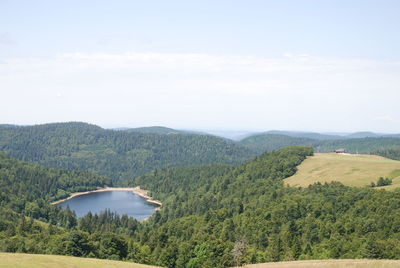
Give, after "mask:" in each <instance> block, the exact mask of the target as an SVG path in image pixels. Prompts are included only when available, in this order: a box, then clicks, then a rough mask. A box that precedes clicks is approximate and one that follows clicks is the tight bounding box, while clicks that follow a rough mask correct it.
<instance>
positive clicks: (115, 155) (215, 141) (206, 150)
mask: <svg viewBox="0 0 400 268" xmlns="http://www.w3.org/2000/svg"><path fill="white" fill-rule="evenodd" d="M0 151H5V152H6V153H8V154H9V155H11V156H13V157H16V158H18V159H20V160H25V161H30V162H35V163H38V164H41V165H44V166H47V167H56V168H64V169H70V170H72V169H78V170H89V171H92V172H96V173H99V174H102V175H106V176H108V177H110V178H112V179H113V181H114V182H115V183H118V182H119V181H120V180H121V179H127V178H132V177H136V176H138V175H142V174H145V173H146V172H149V171H152V170H154V169H160V168H167V167H174V166H185V165H194V164H207V163H227V164H236V163H240V162H243V161H245V160H247V159H250V158H252V157H254V156H255V155H256V153H254V152H252V151H251V150H250V149H247V148H244V147H242V146H240V145H237V144H235V143H233V142H230V141H227V140H225V139H222V138H219V137H215V136H210V135H196V134H180V133H176V134H174V135H169V134H156V133H141V132H135V131H134V132H130V131H116V130H106V129H102V128H101V127H98V126H95V125H90V124H86V123H77V122H72V123H54V124H44V125H36V126H9V125H5V126H4V125H3V126H0Z"/></svg>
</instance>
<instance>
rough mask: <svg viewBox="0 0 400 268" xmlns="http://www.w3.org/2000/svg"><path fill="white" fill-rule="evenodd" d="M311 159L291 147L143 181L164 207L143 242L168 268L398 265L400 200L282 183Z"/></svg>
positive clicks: (332, 186)
mask: <svg viewBox="0 0 400 268" xmlns="http://www.w3.org/2000/svg"><path fill="white" fill-rule="evenodd" d="M310 154H312V150H311V148H304V147H291V148H285V149H281V150H278V151H274V152H272V153H266V154H263V155H262V156H260V157H257V158H256V159H254V160H252V161H249V162H247V163H245V164H242V165H239V166H237V167H233V168H232V167H224V166H222V167H220V168H218V167H217V166H204V167H203V168H202V167H185V168H175V169H172V170H171V169H170V170H165V171H157V172H153V173H151V174H147V175H146V176H143V177H139V178H137V179H136V180H135V181H134V182H132V183H133V184H136V183H140V184H141V185H144V186H145V187H146V188H148V189H151V190H152V193H154V195H155V197H157V198H160V199H161V200H162V201H163V208H162V209H161V210H160V211H159V212H157V213H156V215H155V216H154V217H152V218H151V219H150V221H149V222H148V223H147V224H148V225H146V228H145V229H144V230H142V231H141V232H143V233H142V235H143V236H142V239H141V243H143V244H144V245H148V246H149V248H150V249H151V252H152V257H153V258H154V259H155V260H158V262H156V264H159V265H162V266H166V267H232V266H238V265H241V264H245V263H257V262H267V261H284V260H285V261H288V260H297V259H338V258H339V259H340V258H349V259H353V258H375V259H398V258H399V255H398V252H400V246H399V243H398V241H399V239H400V229H399V223H400V216H399V214H398V210H399V209H400V196H399V193H398V192H387V191H377V190H373V189H371V188H352V187H346V186H343V185H342V184H340V183H330V184H323V185H322V184H320V183H316V184H314V185H312V186H309V187H307V188H293V187H286V186H284V185H283V182H282V179H283V178H285V177H288V176H290V175H292V174H294V173H295V172H296V166H297V165H298V164H299V163H301V162H302V160H303V159H305V157H306V156H308V155H310ZM221 170H224V171H223V172H222V173H219V172H220V171H221ZM193 184H194V186H193ZM170 185H173V187H170ZM160 242H161V244H160Z"/></svg>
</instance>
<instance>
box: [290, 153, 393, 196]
mask: <svg viewBox="0 0 400 268" xmlns="http://www.w3.org/2000/svg"><path fill="white" fill-rule="evenodd" d="M379 177H389V178H391V179H393V185H392V186H388V187H389V188H394V187H399V186H400V161H395V160H390V159H387V158H384V157H381V156H375V155H347V154H334V153H329V154H315V155H314V156H310V157H308V158H307V159H306V160H305V161H304V162H303V163H302V164H301V165H300V166H299V167H298V171H297V172H296V174H295V175H293V176H291V177H289V178H287V179H285V182H286V183H287V184H289V185H291V186H303V187H306V186H308V185H310V184H313V183H315V182H331V181H339V182H341V183H343V184H344V185H348V186H358V187H361V186H366V185H369V184H370V183H371V182H376V181H377V180H378V179H379Z"/></svg>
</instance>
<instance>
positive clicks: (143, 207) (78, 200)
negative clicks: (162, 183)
mask: <svg viewBox="0 0 400 268" xmlns="http://www.w3.org/2000/svg"><path fill="white" fill-rule="evenodd" d="M58 206H59V207H61V208H63V209H65V208H67V206H69V208H70V209H71V210H73V211H75V213H76V216H78V217H79V218H81V217H83V216H85V215H86V214H87V213H88V212H89V211H91V212H92V214H96V213H97V214H99V213H100V212H101V211H104V210H106V209H109V210H110V211H112V212H116V213H118V214H119V215H123V214H127V215H128V216H129V217H133V218H135V219H137V220H144V219H146V218H148V217H150V216H151V215H152V214H153V213H154V211H155V209H156V208H157V207H156V206H154V205H151V204H150V203H148V202H147V201H146V199H144V198H142V197H140V196H138V195H136V194H134V193H132V191H108V192H95V193H90V194H85V195H79V196H76V197H74V198H71V199H69V200H67V201H64V202H62V203H59V204H58Z"/></svg>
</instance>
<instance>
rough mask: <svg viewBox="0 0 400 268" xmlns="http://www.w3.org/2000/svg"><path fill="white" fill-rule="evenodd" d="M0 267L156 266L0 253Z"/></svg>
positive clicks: (107, 267) (142, 267)
mask: <svg viewBox="0 0 400 268" xmlns="http://www.w3.org/2000/svg"><path fill="white" fill-rule="evenodd" d="M0 260H1V261H0V268H3V267H4V268H9V267H13V268H28V267H29V268H48V267H51V268H72V267H82V268H113V267H115V268H117V267H118V268H151V267H156V266H150V265H144V264H137V263H132V262H123V261H110V260H99V259H92V258H77V257H67V256H57V255H36V254H22V253H0Z"/></svg>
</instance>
